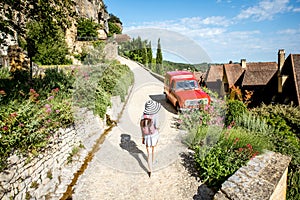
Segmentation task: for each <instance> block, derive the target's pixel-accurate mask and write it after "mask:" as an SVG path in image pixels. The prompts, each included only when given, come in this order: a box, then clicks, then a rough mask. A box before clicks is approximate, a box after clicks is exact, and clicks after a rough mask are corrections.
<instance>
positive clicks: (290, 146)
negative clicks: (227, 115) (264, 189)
mask: <svg viewBox="0 0 300 200" xmlns="http://www.w3.org/2000/svg"><path fill="white" fill-rule="evenodd" d="M299 110H300V109H299V107H294V106H292V105H268V106H267V105H262V106H261V107H259V108H255V109H253V110H252V112H254V113H255V114H256V115H257V116H260V117H262V118H263V119H264V120H265V121H266V122H267V124H269V125H270V126H272V127H273V128H274V131H273V132H271V133H270V134H269V140H270V141H271V142H272V143H273V145H274V146H273V148H272V149H271V150H273V151H276V152H279V153H282V154H284V155H288V156H291V157H292V160H291V163H290V165H289V171H288V190H287V199H300V193H299V191H300V140H299V129H298V128H297V127H299V124H297V123H299V120H300V117H299Z"/></svg>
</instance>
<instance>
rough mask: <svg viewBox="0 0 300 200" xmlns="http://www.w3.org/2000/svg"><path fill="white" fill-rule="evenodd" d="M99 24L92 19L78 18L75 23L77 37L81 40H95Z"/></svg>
mask: <svg viewBox="0 0 300 200" xmlns="http://www.w3.org/2000/svg"><path fill="white" fill-rule="evenodd" d="M99 28H100V25H99V24H98V23H96V22H94V21H93V19H87V18H83V17H81V18H79V20H78V24H77V39H78V40H83V41H90V40H97V39H98V32H97V30H98V29H99Z"/></svg>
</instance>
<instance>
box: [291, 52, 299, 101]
mask: <svg viewBox="0 0 300 200" xmlns="http://www.w3.org/2000/svg"><path fill="white" fill-rule="evenodd" d="M291 59H292V66H293V73H294V80H295V83H296V85H295V86H296V92H297V98H298V103H299V104H300V54H291Z"/></svg>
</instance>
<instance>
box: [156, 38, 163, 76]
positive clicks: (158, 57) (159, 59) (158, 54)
mask: <svg viewBox="0 0 300 200" xmlns="http://www.w3.org/2000/svg"><path fill="white" fill-rule="evenodd" d="M162 61H163V57H162V52H161V45H160V38H159V39H158V43H157V51H156V73H158V74H160V73H161V70H162V69H161V68H162Z"/></svg>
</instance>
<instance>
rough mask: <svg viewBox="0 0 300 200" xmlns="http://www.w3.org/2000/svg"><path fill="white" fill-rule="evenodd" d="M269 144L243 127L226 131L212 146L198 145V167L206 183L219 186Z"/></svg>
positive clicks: (210, 185)
mask: <svg viewBox="0 0 300 200" xmlns="http://www.w3.org/2000/svg"><path fill="white" fill-rule="evenodd" d="M267 147H268V142H267V141H266V139H265V138H262V137H256V136H255V135H253V134H251V133H250V132H248V131H246V130H243V129H239V128H238V129H235V128H232V129H229V130H226V131H223V132H222V134H221V136H220V138H219V140H218V142H217V143H216V144H215V145H213V146H212V147H210V146H207V145H205V143H204V142H202V145H198V146H195V149H194V150H195V154H194V158H195V162H196V168H197V169H198V171H199V175H200V178H201V180H202V181H203V183H205V184H207V185H208V186H209V187H216V188H219V187H220V186H221V184H222V183H223V182H224V181H225V180H227V178H228V177H229V176H231V175H232V174H233V173H234V172H235V171H236V170H238V169H239V168H240V167H242V166H244V165H245V164H246V163H247V162H248V161H249V160H250V159H252V158H253V157H255V156H256V155H258V154H259V153H261V152H262V151H263V149H265V148H267Z"/></svg>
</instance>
